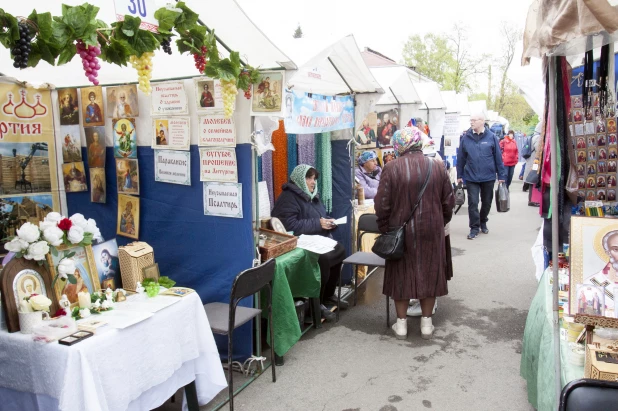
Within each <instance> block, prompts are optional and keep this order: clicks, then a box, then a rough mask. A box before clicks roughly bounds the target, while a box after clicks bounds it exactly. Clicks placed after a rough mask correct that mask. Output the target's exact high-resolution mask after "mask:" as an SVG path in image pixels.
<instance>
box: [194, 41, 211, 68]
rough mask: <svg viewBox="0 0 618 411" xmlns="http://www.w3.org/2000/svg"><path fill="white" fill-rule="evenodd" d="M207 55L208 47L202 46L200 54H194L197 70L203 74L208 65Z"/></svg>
mask: <svg viewBox="0 0 618 411" xmlns="http://www.w3.org/2000/svg"><path fill="white" fill-rule="evenodd" d="M207 53H208V49H207V48H206V46H202V47H201V48H200V52H199V53H193V60H194V61H195V68H196V69H197V71H199V72H200V73H203V72H204V70H205V69H206V63H207V61H206V54H207Z"/></svg>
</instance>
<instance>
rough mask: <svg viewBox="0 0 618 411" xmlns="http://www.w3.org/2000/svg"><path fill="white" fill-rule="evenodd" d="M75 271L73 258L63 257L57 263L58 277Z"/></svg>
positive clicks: (64, 276)
mask: <svg viewBox="0 0 618 411" xmlns="http://www.w3.org/2000/svg"><path fill="white" fill-rule="evenodd" d="M74 272H75V260H73V259H72V258H63V259H62V260H60V263H59V264H58V275H59V276H60V278H64V279H66V278H67V276H68V275H69V274H73V273H74Z"/></svg>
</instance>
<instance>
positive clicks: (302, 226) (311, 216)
mask: <svg viewBox="0 0 618 411" xmlns="http://www.w3.org/2000/svg"><path fill="white" fill-rule="evenodd" d="M271 215H272V216H273V217H277V218H278V219H279V220H281V222H282V223H283V226H284V227H285V229H286V230H288V231H293V232H294V235H296V236H299V235H301V234H307V235H323V236H324V237H330V231H332V230H324V229H322V226H321V225H320V217H322V218H328V217H327V214H326V209H325V208H324V205H323V204H322V202H321V201H320V198H319V194H318V195H316V196H315V197H313V200H311V199H309V196H308V195H307V194H306V193H305V192H304V191H303V190H301V189H300V188H299V187H298V186H297V185H296V184H294V183H291V182H290V183H285V184H284V185H283V192H282V193H281V194H280V195H279V198H277V201H275V207H274V208H273V211H272V213H271Z"/></svg>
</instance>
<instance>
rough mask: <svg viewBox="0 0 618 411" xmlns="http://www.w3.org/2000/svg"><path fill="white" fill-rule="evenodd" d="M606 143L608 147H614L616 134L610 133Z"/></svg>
mask: <svg viewBox="0 0 618 411" xmlns="http://www.w3.org/2000/svg"><path fill="white" fill-rule="evenodd" d="M607 141H608V142H609V145H610V146H615V145H616V143H618V141H617V140H616V133H611V134H608V135H607Z"/></svg>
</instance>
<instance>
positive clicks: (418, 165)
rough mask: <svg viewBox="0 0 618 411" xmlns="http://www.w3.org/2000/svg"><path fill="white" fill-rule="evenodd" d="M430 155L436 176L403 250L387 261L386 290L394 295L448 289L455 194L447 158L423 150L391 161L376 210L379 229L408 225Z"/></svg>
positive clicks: (443, 292)
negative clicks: (448, 229) (448, 227)
mask: <svg viewBox="0 0 618 411" xmlns="http://www.w3.org/2000/svg"><path fill="white" fill-rule="evenodd" d="M429 161H433V165H432V173H431V178H430V180H429V183H428V184H427V188H426V189H425V193H424V194H423V197H422V199H421V202H420V204H419V206H418V208H417V209H416V212H415V213H414V218H413V219H412V222H411V223H410V224H408V226H407V227H406V238H405V247H406V250H405V253H404V256H403V258H401V259H400V260H397V261H387V262H386V269H385V271H384V287H383V293H384V294H385V295H388V296H390V297H392V298H393V299H395V300H405V299H410V298H417V299H422V298H428V297H440V296H443V295H446V294H448V287H447V283H446V282H447V270H448V267H447V253H446V247H445V240H444V226H445V224H447V223H448V222H449V221H451V217H452V216H453V207H454V206H455V198H454V196H453V186H452V185H451V182H450V179H449V177H448V175H447V174H446V170H445V167H444V163H442V161H440V160H439V159H434V158H431V157H425V156H424V155H423V153H422V152H420V151H413V152H411V153H406V154H404V155H403V156H402V157H400V158H398V159H397V160H395V161H391V162H389V163H387V164H386V166H385V167H384V169H383V170H382V179H381V180H380V186H379V187H378V193H377V195H376V197H375V200H374V201H375V210H376V214H377V216H378V225H379V228H380V231H382V232H387V231H388V229H389V227H391V228H392V227H398V226H401V225H403V223H404V222H405V221H406V219H407V218H409V217H410V212H411V211H412V208H413V207H414V204H415V203H416V200H417V198H418V195H419V193H420V190H421V187H422V185H423V182H424V181H425V178H426V176H427V172H428V169H429Z"/></svg>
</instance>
